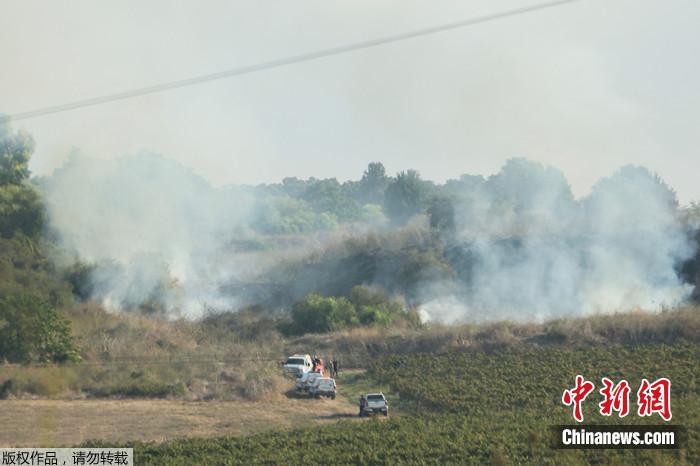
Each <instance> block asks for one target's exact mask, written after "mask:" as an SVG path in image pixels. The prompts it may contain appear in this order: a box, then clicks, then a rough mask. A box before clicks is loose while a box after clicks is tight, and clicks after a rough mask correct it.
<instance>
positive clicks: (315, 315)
mask: <svg viewBox="0 0 700 466" xmlns="http://www.w3.org/2000/svg"><path fill="white" fill-rule="evenodd" d="M291 319H292V322H291V326H289V327H288V328H286V331H287V332H286V333H290V334H298V335H301V334H304V333H321V332H331V331H335V330H340V329H344V328H348V327H355V326H359V325H364V326H374V325H379V326H387V325H390V324H392V323H396V322H398V321H400V320H405V321H408V322H411V323H412V324H417V323H418V319H417V317H416V315H415V313H410V312H406V311H404V309H403V306H402V305H401V303H399V302H397V301H392V300H390V299H389V298H388V297H387V296H386V294H384V293H383V292H381V291H378V290H372V289H370V288H368V287H364V286H356V287H354V288H353V289H352V291H351V293H350V298H349V299H348V298H346V297H343V296H340V297H324V296H321V295H319V294H314V293H311V294H308V295H306V296H305V297H304V298H303V299H302V300H300V301H298V302H297V303H295V304H294V306H293V307H292V312H291Z"/></svg>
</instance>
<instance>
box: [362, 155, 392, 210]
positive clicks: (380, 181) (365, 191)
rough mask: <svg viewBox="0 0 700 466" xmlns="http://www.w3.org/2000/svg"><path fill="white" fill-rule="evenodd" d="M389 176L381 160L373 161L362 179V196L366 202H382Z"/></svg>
mask: <svg viewBox="0 0 700 466" xmlns="http://www.w3.org/2000/svg"><path fill="white" fill-rule="evenodd" d="M389 181H390V180H389V177H388V176H386V170H385V169H384V165H383V164H382V163H381V162H371V163H370V164H369V165H367V170H365V172H364V173H363V174H362V179H361V180H360V190H359V192H360V196H361V198H362V201H363V202H364V203H365V204H382V203H383V202H384V191H386V188H387V186H388V185H389Z"/></svg>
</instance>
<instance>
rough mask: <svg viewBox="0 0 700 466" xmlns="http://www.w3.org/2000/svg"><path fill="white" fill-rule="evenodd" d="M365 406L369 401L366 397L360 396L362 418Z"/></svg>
mask: <svg viewBox="0 0 700 466" xmlns="http://www.w3.org/2000/svg"><path fill="white" fill-rule="evenodd" d="M365 406H367V399H366V398H365V396H364V395H360V417H362V412H363V411H364V409H365Z"/></svg>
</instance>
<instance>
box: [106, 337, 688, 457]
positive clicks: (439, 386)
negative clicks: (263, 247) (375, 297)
mask: <svg viewBox="0 0 700 466" xmlns="http://www.w3.org/2000/svg"><path fill="white" fill-rule="evenodd" d="M699 357H700V347H698V346H697V345H685V344H680V345H673V346H665V345H649V346H636V347H623V346H600V347H594V348H590V347H589V348H572V347H566V348H558V349H552V348H546V349H545V348H540V349H537V348H521V349H519V350H517V351H505V352H492V353H488V354H487V353H466V352H461V353H460V352H450V353H444V354H437V355H436V354H422V355H410V356H400V357H399V356H392V357H388V358H383V359H379V360H377V361H376V363H375V364H374V365H373V366H372V368H371V370H370V371H369V376H370V378H369V380H368V382H373V383H374V384H375V385H373V386H375V387H384V386H386V385H388V386H389V387H390V389H389V390H390V391H391V392H390V394H391V395H393V397H394V398H392V401H390V403H391V405H392V406H393V407H394V412H395V413H396V403H395V402H394V401H393V400H394V399H396V398H398V404H400V406H401V409H400V411H401V412H400V413H397V414H395V415H393V418H391V419H389V420H376V419H372V420H368V421H367V422H339V423H337V424H334V425H324V426H319V427H314V428H306V429H300V430H294V431H273V432H266V433H261V434H256V435H251V436H244V437H222V438H209V439H187V440H176V441H171V442H167V443H165V444H144V443H139V442H137V443H135V444H131V445H130V446H133V447H134V448H135V460H136V462H137V463H138V464H144V465H149V464H171V465H181V464H182V465H184V464H188V465H190V464H243V463H245V464H314V463H315V464H478V465H481V464H497V463H498V464H533V465H562V464H566V465H585V464H592V463H593V464H661V465H663V464H668V465H670V464H697V462H698V460H699V459H700V458H698V454H699V451H700V450H699V447H700V444H699V442H700V436H699V432H698V428H697V426H698V423H699V421H700V386H699V385H697V382H696V381H697V380H700V367H699V366H698V365H697V363H696V361H697V360H698V358H699ZM579 372H581V373H583V374H584V375H585V376H586V377H587V378H588V379H590V380H594V381H596V383H597V384H598V385H599V384H600V380H599V377H601V376H608V377H611V378H613V379H619V378H622V377H624V378H626V379H627V380H628V381H629V382H630V384H631V385H632V386H633V387H634V388H636V387H637V385H638V383H639V380H640V378H641V377H647V378H650V379H652V378H656V377H662V376H666V377H669V378H670V379H671V380H672V382H673V389H672V390H673V391H672V393H673V405H672V406H673V415H674V418H673V421H674V422H673V423H674V424H679V425H685V426H686V427H687V428H688V431H689V436H688V437H689V438H688V444H687V445H686V447H685V448H682V449H680V450H675V451H674V450H670V451H659V450H556V449H553V448H552V447H551V442H552V439H551V438H550V435H549V426H551V425H555V424H571V423H572V419H571V413H570V412H569V410H570V408H567V407H565V406H563V405H562V403H561V393H562V392H563V390H565V389H566V388H569V387H570V386H571V385H572V384H573V379H574V376H575V375H576V374H577V373H579ZM370 386H372V385H370ZM340 389H341V390H342V386H341V387H340ZM595 398H596V397H595V396H591V397H589V398H588V399H587V400H586V402H585V403H584V416H585V417H586V422H591V423H605V424H609V423H623V424H632V423H634V424H660V423H662V422H663V421H661V419H660V418H654V417H652V418H639V417H636V416H632V415H630V416H627V417H626V418H624V419H623V420H619V419H617V418H615V417H612V418H605V419H603V418H602V417H601V416H600V415H598V414H596V411H597V400H595ZM631 398H632V397H631ZM631 402H632V403H633V404H634V401H633V399H632V400H631ZM93 446H96V445H95V444H93Z"/></svg>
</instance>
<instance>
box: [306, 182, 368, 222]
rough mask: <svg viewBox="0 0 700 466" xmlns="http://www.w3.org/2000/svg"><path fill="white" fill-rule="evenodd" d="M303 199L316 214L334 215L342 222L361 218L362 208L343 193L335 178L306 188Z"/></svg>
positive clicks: (314, 183)
mask: <svg viewBox="0 0 700 466" xmlns="http://www.w3.org/2000/svg"><path fill="white" fill-rule="evenodd" d="M302 197H303V199H304V200H306V202H308V203H309V204H310V205H311V206H312V207H313V209H314V210H315V211H316V212H318V213H326V214H333V215H335V216H336V217H337V218H338V220H339V221H341V222H352V221H355V220H358V219H359V218H360V214H361V211H360V206H359V205H358V204H357V202H355V200H354V199H352V198H350V197H348V196H347V195H346V194H345V193H344V192H343V189H342V188H341V185H340V183H338V180H336V179H335V178H329V179H325V180H316V181H315V182H313V183H312V184H310V185H309V186H308V187H307V188H306V190H305V191H304V194H303V196H302Z"/></svg>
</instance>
